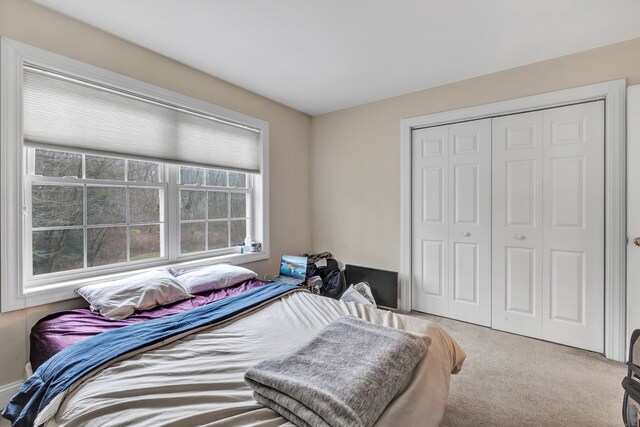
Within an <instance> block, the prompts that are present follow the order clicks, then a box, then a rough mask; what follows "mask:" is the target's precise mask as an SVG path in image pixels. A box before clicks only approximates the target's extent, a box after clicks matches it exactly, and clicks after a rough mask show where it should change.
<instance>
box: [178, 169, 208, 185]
mask: <svg viewBox="0 0 640 427" xmlns="http://www.w3.org/2000/svg"><path fill="white" fill-rule="evenodd" d="M180 184H186V185H189V184H194V185H198V184H204V169H202V168H192V167H190V166H180Z"/></svg>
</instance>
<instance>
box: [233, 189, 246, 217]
mask: <svg viewBox="0 0 640 427" xmlns="http://www.w3.org/2000/svg"><path fill="white" fill-rule="evenodd" d="M246 216H247V195H246V194H245V193H231V218H245V217H246Z"/></svg>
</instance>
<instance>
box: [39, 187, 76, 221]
mask: <svg viewBox="0 0 640 427" xmlns="http://www.w3.org/2000/svg"><path fill="white" fill-rule="evenodd" d="M31 209H32V224H33V227H56V226H65V225H82V210H83V194H82V187H81V186H77V185H69V186H67V185H33V186H32V187H31Z"/></svg>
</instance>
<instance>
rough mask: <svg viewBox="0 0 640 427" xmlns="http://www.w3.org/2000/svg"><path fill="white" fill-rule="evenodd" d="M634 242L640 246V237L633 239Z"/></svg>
mask: <svg viewBox="0 0 640 427" xmlns="http://www.w3.org/2000/svg"><path fill="white" fill-rule="evenodd" d="M633 243H635V245H636V246H640V237H636V238H635V239H633Z"/></svg>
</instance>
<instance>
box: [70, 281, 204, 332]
mask: <svg viewBox="0 0 640 427" xmlns="http://www.w3.org/2000/svg"><path fill="white" fill-rule="evenodd" d="M76 293H78V294H79V295H80V296H81V297H82V298H84V299H86V300H87V302H89V304H91V311H93V312H94V313H100V314H101V315H102V316H103V317H105V318H107V319H109V320H121V319H125V318H127V317H129V316H131V315H132V314H133V313H134V311H135V310H149V309H151V308H153V307H156V306H158V305H166V304H171V303H173V302H176V301H180V300H183V299H187V298H192V297H193V295H191V294H189V292H187V291H186V290H185V289H184V288H183V287H182V285H181V284H180V282H179V281H178V280H176V278H175V277H173V276H172V275H171V273H169V272H168V271H166V270H155V271H150V272H148V273H142V274H136V275H135V276H131V277H127V278H125V279H120V280H114V281H110V282H106V283H100V284H97V285H88V286H83V287H81V288H80V289H76Z"/></svg>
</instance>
